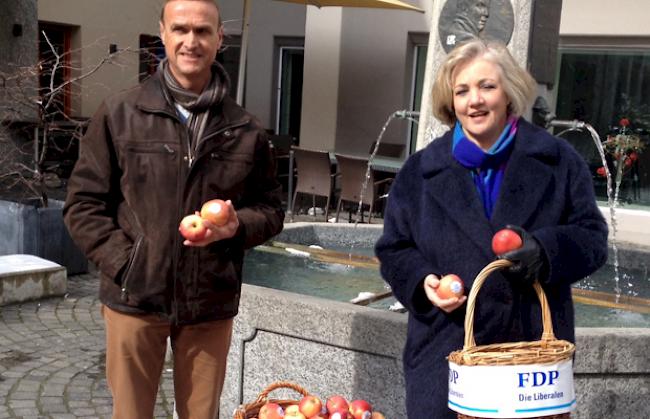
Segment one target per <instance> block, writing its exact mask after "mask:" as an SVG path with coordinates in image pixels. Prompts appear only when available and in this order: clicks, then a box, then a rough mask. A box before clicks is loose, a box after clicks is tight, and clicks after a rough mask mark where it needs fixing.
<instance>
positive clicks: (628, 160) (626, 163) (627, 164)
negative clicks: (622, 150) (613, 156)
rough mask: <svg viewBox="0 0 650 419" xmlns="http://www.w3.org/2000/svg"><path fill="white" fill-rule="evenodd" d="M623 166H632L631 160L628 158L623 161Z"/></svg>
mask: <svg viewBox="0 0 650 419" xmlns="http://www.w3.org/2000/svg"><path fill="white" fill-rule="evenodd" d="M623 164H624V165H625V167H630V166H632V159H629V158H628V159H625V161H624V162H623Z"/></svg>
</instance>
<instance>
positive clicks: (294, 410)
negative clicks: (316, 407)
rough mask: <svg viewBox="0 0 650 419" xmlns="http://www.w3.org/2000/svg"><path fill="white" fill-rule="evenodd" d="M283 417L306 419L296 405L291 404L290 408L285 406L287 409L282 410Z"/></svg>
mask: <svg viewBox="0 0 650 419" xmlns="http://www.w3.org/2000/svg"><path fill="white" fill-rule="evenodd" d="M284 417H285V419H286V418H292V419H307V416H305V415H303V414H302V412H301V411H300V408H299V407H298V405H297V404H292V405H291V406H287V408H286V409H284Z"/></svg>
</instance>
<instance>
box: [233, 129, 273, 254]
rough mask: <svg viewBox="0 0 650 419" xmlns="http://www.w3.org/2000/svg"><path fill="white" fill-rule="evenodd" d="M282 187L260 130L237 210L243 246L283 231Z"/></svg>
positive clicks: (251, 244) (257, 242)
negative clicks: (243, 194) (252, 162)
mask: <svg viewBox="0 0 650 419" xmlns="http://www.w3.org/2000/svg"><path fill="white" fill-rule="evenodd" d="M281 194H282V186H281V185H280V183H279V182H278V181H277V179H276V176H275V159H274V156H273V152H272V150H271V148H270V146H269V141H268V139H267V137H266V134H265V133H264V132H263V131H262V130H259V133H258V136H257V143H256V146H255V156H254V166H253V170H252V172H251V175H250V176H249V178H248V179H247V181H246V192H245V196H244V199H243V200H242V203H241V206H240V207H239V208H238V209H237V217H238V218H239V224H240V227H239V231H238V233H237V235H236V237H237V238H238V239H239V240H240V241H241V242H242V243H243V247H244V249H249V248H251V247H254V246H257V245H259V244H262V243H264V242H265V241H267V240H268V239H270V238H271V237H273V236H275V235H276V234H278V233H280V231H282V226H283V223H284V211H283V210H282V199H281Z"/></svg>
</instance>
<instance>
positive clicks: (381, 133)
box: [354, 110, 420, 225]
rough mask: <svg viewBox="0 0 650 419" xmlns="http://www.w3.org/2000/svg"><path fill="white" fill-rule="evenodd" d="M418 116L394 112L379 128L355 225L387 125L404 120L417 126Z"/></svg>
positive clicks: (416, 114)
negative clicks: (397, 120)
mask: <svg viewBox="0 0 650 419" xmlns="http://www.w3.org/2000/svg"><path fill="white" fill-rule="evenodd" d="M419 116H420V112H417V111H407V110H401V111H395V112H393V113H392V114H390V115H389V116H388V119H387V120H386V122H384V125H383V126H382V127H381V130H380V131H379V135H378V136H377V140H376V141H375V147H374V148H373V150H372V153H371V154H370V157H369V158H368V168H367V169H366V176H365V179H364V181H363V183H362V185H361V192H360V193H359V206H358V207H357V219H356V220H355V223H354V224H355V225H356V224H358V223H359V219H360V217H361V210H362V205H363V197H364V195H365V193H366V190H367V188H368V183H369V182H370V171H371V170H372V162H373V160H374V158H375V156H376V155H377V150H379V144H380V143H381V139H382V138H383V137H384V134H385V133H386V129H387V128H388V125H390V123H391V122H392V121H393V119H406V120H409V121H411V122H414V123H416V124H417V123H418V120H417V119H416V118H419Z"/></svg>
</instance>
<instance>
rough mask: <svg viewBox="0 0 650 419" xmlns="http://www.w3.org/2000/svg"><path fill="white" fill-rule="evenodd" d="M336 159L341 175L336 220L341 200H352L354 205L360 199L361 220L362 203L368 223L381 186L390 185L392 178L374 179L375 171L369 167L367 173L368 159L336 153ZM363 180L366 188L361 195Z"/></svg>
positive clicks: (350, 215) (378, 197)
mask: <svg viewBox="0 0 650 419" xmlns="http://www.w3.org/2000/svg"><path fill="white" fill-rule="evenodd" d="M336 161H337V163H338V171H339V173H340V176H341V192H340V195H339V202H338V204H337V205H336V222H338V221H339V213H340V211H341V203H342V202H343V201H347V202H354V203H355V204H356V205H358V204H359V202H360V201H361V204H362V208H361V220H360V221H361V222H363V205H368V206H369V207H370V208H369V211H368V224H370V222H371V221H372V210H373V207H374V204H375V202H376V201H377V200H378V199H380V198H381V197H382V194H381V193H380V189H381V188H382V186H384V185H386V186H390V183H391V182H392V181H393V178H386V179H382V180H380V181H375V173H374V171H373V170H372V169H371V170H370V172H369V173H368V159H366V158H361V157H353V156H345V155H342V154H336ZM366 173H368V178H367V179H366ZM364 182H367V184H366V190H365V192H364V194H363V197H361V190H362V188H363V185H364ZM349 219H350V221H351V219H352V213H351V212H350V213H349Z"/></svg>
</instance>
